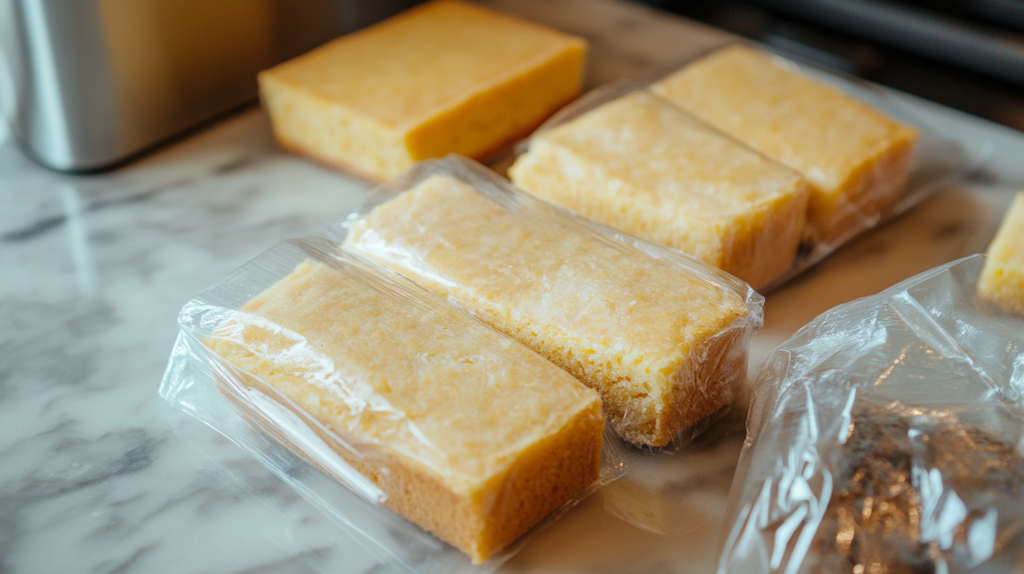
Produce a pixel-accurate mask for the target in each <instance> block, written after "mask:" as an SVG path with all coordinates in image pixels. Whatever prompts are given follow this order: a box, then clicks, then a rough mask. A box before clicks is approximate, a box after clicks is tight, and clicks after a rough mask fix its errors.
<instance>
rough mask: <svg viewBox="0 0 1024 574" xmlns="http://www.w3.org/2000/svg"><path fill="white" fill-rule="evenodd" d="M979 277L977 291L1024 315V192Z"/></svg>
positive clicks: (1017, 197) (990, 249) (996, 239)
mask: <svg viewBox="0 0 1024 574" xmlns="http://www.w3.org/2000/svg"><path fill="white" fill-rule="evenodd" d="M987 255H988V257H987V258H986V259H985V265H984V266H983V267H982V270H981V276H980V277H979V279H978V293H979V294H980V295H981V297H982V298H983V299H986V300H988V301H992V302H993V303H996V304H998V305H1000V306H1002V307H1004V308H1006V309H1007V310H1010V311H1013V312H1014V313H1017V314H1019V315H1024V192H1020V193H1018V194H1017V196H1016V198H1015V199H1014V201H1013V205H1011V206H1010V210H1009V211H1008V212H1007V213H1006V216H1005V217H1004V218H1003V223H1002V225H1001V226H1000V227H999V231H998V233H996V237H995V239H993V240H992V244H991V245H989V248H988V253H987Z"/></svg>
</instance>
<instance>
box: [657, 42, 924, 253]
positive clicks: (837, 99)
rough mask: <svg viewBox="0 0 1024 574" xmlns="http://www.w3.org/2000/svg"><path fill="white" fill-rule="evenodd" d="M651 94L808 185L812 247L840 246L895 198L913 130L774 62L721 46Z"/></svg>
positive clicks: (902, 179) (755, 53)
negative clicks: (785, 167) (793, 172)
mask: <svg viewBox="0 0 1024 574" xmlns="http://www.w3.org/2000/svg"><path fill="white" fill-rule="evenodd" d="M652 89H653V90H654V91H656V92H657V93H659V94H660V95H662V96H664V97H666V98H668V99H669V100H672V101H674V102H676V103H677V104H679V105H681V106H683V107H684V108H686V109H687V110H689V111H691V112H693V113H694V114H695V115H697V116H698V117H700V118H702V119H704V120H705V121H707V122H709V123H711V124H712V125H714V126H715V127H717V128H719V129H721V130H722V131H724V132H726V133H728V134H730V135H732V136H733V137H735V138H737V139H738V140H740V141H742V142H744V143H746V144H747V145H749V146H751V147H752V148H754V149H756V150H758V151H760V152H761V153H764V154H765V155H767V156H769V157H771V158H773V159H775V160H777V161H779V162H780V163H782V164H784V165H788V166H790V167H792V168H793V169H796V170H797V171H799V172H800V173H801V174H803V176H804V177H805V178H806V179H807V180H808V182H809V183H810V186H811V197H810V205H809V210H808V223H809V229H808V233H807V235H808V237H809V238H810V239H812V240H814V241H818V242H824V243H835V242H840V241H842V240H843V239H846V238H849V237H850V236H852V235H854V234H856V233H857V232H858V231H861V230H863V228H864V225H865V222H867V223H873V222H875V221H877V219H878V218H879V216H880V215H881V214H882V213H883V212H884V211H885V210H886V209H888V208H889V207H891V206H892V205H893V204H894V203H895V202H896V201H897V200H898V199H899V197H900V195H901V193H902V192H903V188H904V186H905V184H906V181H907V178H908V173H909V167H910V160H911V157H912V154H913V150H914V146H915V145H916V142H917V140H918V137H919V134H918V132H917V130H915V129H913V128H911V127H909V126H906V125H904V124H902V123H899V122H897V121H894V120H892V119H890V118H888V117H886V116H885V115H883V114H881V113H879V112H878V111H876V110H875V109H873V108H871V107H870V106H868V105H866V104H864V103H861V102H860V101H858V100H856V99H854V98H851V97H849V96H847V95H845V94H843V93H842V92H840V91H838V90H836V89H833V88H832V87H830V86H826V85H824V84H821V83H819V82H817V81H815V80H813V79H811V78H808V77H806V76H804V75H802V74H800V73H798V72H796V71H794V70H790V69H788V67H786V66H785V65H784V64H781V63H780V62H779V61H778V60H777V59H776V58H775V57H773V56H770V55H768V54H764V53H762V52H759V51H757V50H754V49H751V48H747V47H744V46H741V45H734V46H730V47H727V48H723V49H721V50H718V51H716V52H714V53H713V54H711V55H709V56H706V57H704V58H702V59H700V60H697V61H696V62H693V63H691V64H689V65H687V66H685V67H683V68H682V69H680V70H678V71H676V72H674V73H673V74H671V75H669V76H668V77H666V78H664V79H662V80H660V81H659V82H657V83H655V84H654V85H653V86H652Z"/></svg>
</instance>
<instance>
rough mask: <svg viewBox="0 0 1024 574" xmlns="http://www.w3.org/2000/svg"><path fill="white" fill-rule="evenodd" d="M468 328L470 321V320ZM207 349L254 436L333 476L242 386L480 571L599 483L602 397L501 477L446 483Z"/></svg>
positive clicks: (234, 357)
mask: <svg viewBox="0 0 1024 574" xmlns="http://www.w3.org/2000/svg"><path fill="white" fill-rule="evenodd" d="M301 265H302V264H300V267H301ZM298 271H299V269H298V268H297V272H298ZM286 279H287V278H286ZM286 279H283V280H282V281H285V280H286ZM280 284H281V282H278V283H277V284H275V285H274V286H273V287H271V288H270V289H274V288H275V287H278V286H279V285H280ZM268 291H269V289H268ZM430 297H432V296H430ZM231 320H235V319H229V321H231ZM466 321H471V319H470V318H468V317H467V318H466ZM481 328H483V327H481ZM203 343H204V345H206V346H207V348H209V349H210V350H211V351H212V352H213V353H214V354H216V355H218V356H219V357H220V359H221V360H223V361H225V362H227V363H228V365H227V366H228V371H229V372H230V375H225V374H224V373H223V372H220V371H221V370H219V369H215V372H217V379H218V380H217V384H218V387H219V389H220V390H221V393H222V394H223V395H224V396H226V397H227V398H228V399H229V400H230V401H231V402H232V403H233V404H235V405H236V406H238V407H239V408H240V410H241V412H242V414H243V415H245V417H246V418H247V419H248V420H249V421H250V422H252V423H253V424H254V425H255V426H257V428H260V429H261V430H263V431H266V432H268V433H269V434H271V435H273V436H274V437H275V438H276V439H277V440H279V441H280V442H282V444H284V445H286V446H289V447H291V448H292V449H293V450H295V451H296V452H299V453H302V454H303V455H304V457H305V458H307V459H308V460H310V462H312V463H313V464H314V465H316V466H318V467H319V468H321V469H322V470H324V471H325V472H327V473H328V474H330V475H332V476H335V475H334V474H333V472H332V471H331V468H330V465H325V464H321V463H320V462H318V461H317V460H316V459H315V457H313V456H311V455H309V454H308V453H305V452H303V451H302V449H300V448H298V447H297V445H295V443H294V442H292V441H291V440H290V439H289V438H288V435H287V434H286V433H284V432H282V431H281V430H280V429H277V428H275V427H273V426H270V425H268V424H266V423H263V422H262V421H263V420H265V417H262V416H261V414H260V412H259V408H258V407H257V406H255V405H254V404H253V403H252V402H250V401H248V400H246V399H245V398H244V393H242V392H239V390H238V389H237V388H236V387H237V386H238V385H241V386H242V387H244V388H248V389H252V390H256V391H258V392H260V393H261V394H263V395H264V396H266V397H268V398H271V399H273V400H275V401H276V402H277V403H279V404H280V405H281V406H282V407H284V408H287V409H288V410H290V411H292V412H293V413H295V414H297V415H299V417H300V419H302V418H311V419H314V420H317V421H318V422H319V423H320V424H322V425H324V428H320V427H319V426H318V425H308V426H307V427H306V428H308V429H309V430H311V431H313V432H314V433H315V434H316V435H317V436H318V437H319V438H320V439H321V440H323V441H324V442H325V443H326V444H327V445H329V446H330V447H331V449H332V450H333V451H335V452H336V453H337V454H338V455H339V456H340V457H341V458H342V459H343V460H345V462H347V463H348V464H350V465H351V466H352V467H353V468H355V469H356V470H357V471H358V472H359V473H360V474H362V475H363V476H364V477H366V478H367V479H369V480H370V481H371V482H372V483H374V484H375V485H376V486H378V487H379V488H381V490H382V491H383V492H384V493H385V494H386V496H387V499H386V500H385V501H384V502H383V505H384V506H385V507H387V508H388V509H390V510H392V511H394V512H396V513H398V514H399V515H401V516H403V517H404V518H406V519H407V520H409V521H410V522H412V523H414V524H416V525H418V526H420V527H422V528H424V529H426V530H428V531H430V532H431V533H433V534H434V535H436V536H437V537H438V538H440V539H442V540H444V541H445V542H448V543H449V544H451V545H452V546H454V547H455V548H457V549H459V550H461V551H462V552H463V553H465V554H466V555H468V556H469V557H470V559H471V560H472V561H473V563H474V564H480V563H482V562H484V561H485V560H486V559H487V558H488V557H489V556H491V555H492V554H494V553H496V552H498V551H500V550H501V549H502V548H504V547H506V546H508V545H509V544H511V543H512V542H514V541H515V540H516V539H518V538H519V537H520V536H522V535H523V534H524V533H525V532H526V531H528V530H529V529H530V528H532V527H533V526H535V525H536V524H537V523H539V522H540V521H542V520H543V519H544V518H545V517H546V516H548V515H549V514H551V513H552V512H554V511H556V510H557V509H558V508H560V507H561V506H563V505H564V504H565V503H566V502H567V501H570V500H572V498H573V497H575V496H577V495H579V494H580V493H582V492H584V491H585V490H586V488H587V487H588V486H589V485H591V484H592V483H593V482H594V481H595V480H596V479H597V477H598V475H599V471H600V453H601V447H602V441H603V429H604V418H603V416H602V413H601V402H600V400H599V399H598V397H597V395H596V394H594V395H593V399H592V400H589V401H585V402H584V403H582V404H581V405H580V407H579V408H578V409H576V410H575V412H574V413H573V414H571V415H570V416H569V417H568V418H567V420H566V421H565V423H564V424H562V425H561V427H560V428H558V429H557V431H556V432H553V433H551V434H548V435H546V436H543V437H540V438H539V440H536V441H534V442H533V443H531V444H529V445H528V446H526V447H525V448H523V449H521V450H519V451H518V452H517V453H516V454H515V455H514V457H512V458H511V459H510V460H507V461H502V463H501V465H500V467H499V469H498V471H497V472H495V473H493V474H491V475H490V476H489V477H481V478H483V479H482V480H468V481H467V480H465V479H464V478H452V479H449V480H447V481H446V479H445V477H444V476H442V475H441V474H439V471H438V470H437V469H435V468H432V467H431V466H429V465H427V464H425V463H423V462H422V461H417V460H415V459H414V458H410V457H409V456H407V455H403V454H401V453H400V452H398V451H396V450H394V449H392V448H390V447H389V446H388V445H387V444H386V443H368V442H366V441H365V440H360V437H358V436H348V435H347V433H346V432H345V431H344V430H343V428H341V427H340V426H339V425H338V424H334V423H333V421H332V420H329V419H328V420H324V419H322V418H318V417H312V415H310V414H308V413H305V412H304V411H302V409H301V408H300V407H298V406H296V404H295V403H294V402H293V401H292V400H291V399H290V398H288V397H286V396H285V395H284V393H282V392H281V391H279V390H277V388H276V387H275V386H274V385H273V381H274V380H275V378H276V377H282V376H284V377H288V376H290V375H288V373H287V372H281V371H280V370H278V369H275V367H274V365H273V364H271V362H268V361H263V360H256V361H255V362H254V359H253V357H251V356H250V355H251V352H250V351H248V350H247V349H245V348H244V347H242V346H240V345H238V344H237V343H234V342H232V341H226V340H223V339H216V338H209V339H207V340H205V341H204V342H203ZM257 359H258V358H257ZM240 365H255V366H254V369H255V370H256V371H261V370H265V371H266V372H265V373H264V372H250V371H247V370H245V369H244V368H243V367H242V366H240ZM552 369H554V367H553V366H552ZM566 378H567V379H568V377H566ZM309 390H310V392H313V393H314V394H316V393H324V392H325V391H324V390H323V389H321V388H319V387H316V386H314V385H310V386H309ZM588 392H589V391H588ZM271 418H273V417H271ZM325 429H327V430H325ZM339 439H340V440H339ZM353 447H354V448H355V449H356V451H357V452H358V454H357V453H356V452H354V451H353V450H352V448H353ZM336 478H339V477H336Z"/></svg>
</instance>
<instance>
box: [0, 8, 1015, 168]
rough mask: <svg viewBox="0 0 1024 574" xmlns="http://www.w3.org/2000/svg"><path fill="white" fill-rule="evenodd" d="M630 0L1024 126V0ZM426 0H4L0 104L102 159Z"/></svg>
mask: <svg viewBox="0 0 1024 574" xmlns="http://www.w3.org/2000/svg"><path fill="white" fill-rule="evenodd" d="M631 1H633V2H642V3H644V4H647V5H649V6H653V7H655V8H659V9H662V10H666V11H669V12H672V13H675V14H678V15H682V16H685V17H688V18H692V19H694V20H697V21H700V22H703V23H706V24H709V25H712V26H715V27H718V28H721V29H724V30H726V31H729V32H733V33H735V34H739V35H741V36H745V37H747V38H750V39H752V40H755V41H757V42H761V43H763V44H766V45H768V46H769V47H770V48H771V49H772V50H774V51H776V52H779V53H782V54H784V55H787V56H790V57H794V58H797V59H804V60H810V61H812V62H814V63H817V64H820V65H822V66H825V67H827V68H830V69H833V70H836V71H839V72H843V73H846V74H851V75H855V76H858V77H861V78H865V79H867V80H870V81H873V82H876V83H879V84H882V85H886V86H890V87H893V88H896V89H898V90H902V91H905V92H908V93H910V94H914V95H917V96H920V97H923V98H925V99H928V100H932V101H935V102H939V103H941V104H945V105H947V106H950V107H953V108H956V109H959V110H962V111H965V112H968V113H970V114H973V115H976V116H979V117H982V118H985V119H988V120H991V121H994V122H997V123H1000V124H1003V125H1005V126H1009V127H1012V128H1015V129H1018V130H1024V0H934V1H925V0H631ZM417 3H418V2H417V1H416V0H374V1H372V2H369V1H360V0H302V1H300V2H295V1H292V0H150V1H146V2H139V1H137V0H0V106H2V108H3V112H4V115H5V116H6V117H7V120H8V124H9V126H10V130H11V133H12V134H13V135H14V136H15V139H17V140H18V141H19V143H20V144H21V147H22V148H23V149H24V150H25V151H26V152H27V154H28V155H30V156H31V157H33V158H34V159H35V160H36V161H38V162H39V163H42V164H43V165H46V166H48V167H51V168H54V169H58V170H62V171H70V172H78V173H85V172H91V171H101V170H107V169H110V168H113V167H116V166H118V165H120V164H122V163H124V162H126V161H130V160H131V159H133V158H135V157H138V156H139V155H140V154H143V153H145V152H146V151H148V150H150V149H152V148H153V147H154V146H157V145H160V144H162V143H165V142H166V141H168V139H169V138H172V137H175V136H180V135H182V134H183V133H184V132H185V131H186V130H188V129H195V128H196V127H197V126H201V125H204V123H208V122H209V121H211V120H213V119H216V118H218V117H221V116H222V115H223V114H225V113H228V112H230V111H232V110H235V109H238V108H239V107H240V106H245V105H249V104H251V103H252V102H254V101H255V98H256V82H255V75H256V72H258V71H259V70H261V69H265V68H267V67H270V66H272V65H274V64H275V63H278V62H281V61H284V60H286V59H289V58H291V57H293V56H296V55H298V54H301V53H303V52H306V51H308V50H310V49H312V48H314V47H315V46H318V45H320V44H322V43H324V42H325V41H327V40H329V39H331V38H334V37H336V36H338V35H341V34H343V33H345V32H349V31H353V30H356V29H359V28H362V27H365V26H367V25H369V24H372V23H374V22H377V21H379V20H381V19H383V18H386V17H387V16H390V15H392V14H394V13H397V12H399V11H401V10H404V9H406V8H408V7H410V6H412V5H413V4H417ZM552 6H557V3H554V4H552ZM554 9H555V10H557V8H554Z"/></svg>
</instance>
